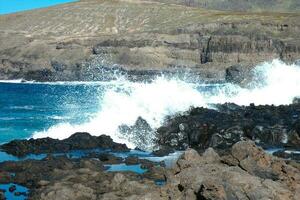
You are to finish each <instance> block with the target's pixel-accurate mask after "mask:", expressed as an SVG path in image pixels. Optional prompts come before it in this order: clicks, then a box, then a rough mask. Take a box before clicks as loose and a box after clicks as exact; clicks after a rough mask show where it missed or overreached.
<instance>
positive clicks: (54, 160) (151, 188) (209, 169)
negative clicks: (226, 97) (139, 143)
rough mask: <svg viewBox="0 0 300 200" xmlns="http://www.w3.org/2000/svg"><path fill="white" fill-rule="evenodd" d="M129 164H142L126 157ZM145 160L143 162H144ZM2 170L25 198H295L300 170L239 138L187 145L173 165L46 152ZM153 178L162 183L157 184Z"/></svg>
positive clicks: (6, 165)
mask: <svg viewBox="0 0 300 200" xmlns="http://www.w3.org/2000/svg"><path fill="white" fill-rule="evenodd" d="M126 162H127V163H128V164H135V163H141V161H139V160H137V159H135V158H132V157H129V158H127V159H126ZM147 162H148V161H147ZM0 169H1V172H2V173H3V172H9V173H11V172H14V173H15V176H13V177H11V178H10V179H9V180H0V183H7V182H16V183H18V184H21V185H24V186H26V187H28V188H29V189H30V193H29V196H28V198H29V199H47V200H52V199H53V200H54V199H70V200H71V199H72V200H80V199H110V200H114V199H116V200H117V199H136V200H138V199H162V200H163V199H191V200H193V199H195V200H196V199H299V197H300V196H299V195H300V193H299V191H300V171H299V169H297V168H296V167H294V166H293V165H290V164H287V163H286V162H285V161H284V160H282V159H280V158H277V157H274V156H272V155H269V154H267V153H265V151H264V150H263V149H262V148H260V147H257V146H256V145H255V144H254V142H252V141H240V142H237V143H236V144H234V145H233V146H232V147H231V148H229V149H228V151H226V153H223V154H218V153H217V152H216V151H215V150H214V149H212V148H208V149H207V150H205V151H204V152H203V153H202V154H199V153H198V152H197V151H196V150H194V149H190V148H189V149H187V150H186V151H185V152H184V153H183V154H182V156H181V157H180V158H179V159H178V161H177V162H176V164H175V165H174V166H173V167H172V168H164V167H161V166H156V165H153V166H150V168H149V169H150V170H149V171H148V172H147V173H145V174H136V173H132V172H105V170H104V168H103V163H102V161H100V160H98V159H95V158H84V159H70V158H66V157H51V156H49V157H47V158H46V159H44V160H41V161H34V160H28V161H22V162H5V163H1V165H0ZM157 180H160V181H161V180H162V181H164V184H161V185H158V184H156V181H157Z"/></svg>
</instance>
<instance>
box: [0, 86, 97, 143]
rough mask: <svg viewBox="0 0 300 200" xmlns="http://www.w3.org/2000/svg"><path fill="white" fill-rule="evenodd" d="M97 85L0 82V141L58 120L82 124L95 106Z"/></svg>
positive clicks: (21, 136) (41, 129)
mask: <svg viewBox="0 0 300 200" xmlns="http://www.w3.org/2000/svg"><path fill="white" fill-rule="evenodd" d="M102 88H103V87H101V86H90V85H51V84H22V83H0V144H1V143H4V142H8V141H10V140H13V139H24V138H28V137H30V136H32V134H33V133H34V132H35V131H43V130H45V129H48V128H49V127H51V126H53V125H55V124H59V123H71V124H77V123H83V122H85V121H87V120H88V119H89V118H90V117H92V115H93V113H95V112H96V111H97V110H98V109H99V103H98V102H99V98H100V97H101V92H100V91H101V90H102Z"/></svg>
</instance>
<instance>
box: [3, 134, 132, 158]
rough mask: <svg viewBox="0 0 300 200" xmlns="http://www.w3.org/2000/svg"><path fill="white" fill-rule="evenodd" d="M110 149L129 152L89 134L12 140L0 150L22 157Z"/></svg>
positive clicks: (107, 140)
mask: <svg viewBox="0 0 300 200" xmlns="http://www.w3.org/2000/svg"><path fill="white" fill-rule="evenodd" d="M96 148H103V149H111V150H113V151H129V149H128V148H127V146H126V145H125V144H118V143H115V142H113V140H112V139H111V138H110V137H109V136H106V135H101V136H98V137H97V136H91V135H90V134H89V133H75V134H73V135H72V136H70V137H69V138H67V139H64V140H57V139H52V138H41V139H29V140H13V141H11V142H9V143H7V144H4V145H1V146H0V149H1V150H2V151H5V152H7V153H9V154H12V155H15V156H18V157H22V156H25V155H27V154H41V153H60V152H68V151H71V150H83V149H96Z"/></svg>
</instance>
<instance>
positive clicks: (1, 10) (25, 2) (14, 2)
mask: <svg viewBox="0 0 300 200" xmlns="http://www.w3.org/2000/svg"><path fill="white" fill-rule="evenodd" d="M75 1H77V0H0V15H3V14H9V13H15V12H20V11H25V10H32V9H37V8H45V7H49V6H54V5H57V4H62V3H70V2H75Z"/></svg>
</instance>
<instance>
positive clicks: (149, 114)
mask: <svg viewBox="0 0 300 200" xmlns="http://www.w3.org/2000/svg"><path fill="white" fill-rule="evenodd" d="M253 70H254V71H253V73H254V79H253V81H252V82H251V83H250V84H249V85H248V87H246V88H242V87H240V86H238V85H234V84H230V83H227V84H216V85H203V84H197V83H191V82H190V81H189V80H185V81H184V80H178V79H172V78H164V77H158V78H157V79H155V80H154V81H152V82H147V83H144V82H142V83H141V82H130V81H127V80H126V79H124V78H123V77H122V78H121V79H120V80H117V81H114V82H108V83H105V84H106V87H105V89H104V91H103V95H102V97H101V98H100V100H99V104H100V106H99V111H98V112H97V113H96V114H95V115H94V116H93V117H92V118H90V119H89V120H88V122H86V123H83V124H75V125H74V124H70V123H61V124H57V125H55V126H52V127H51V128H49V129H48V130H45V131H42V132H35V133H34V135H33V137H34V138H39V137H52V138H58V139H63V138H66V137H68V136H70V135H71V134H73V133H75V132H79V131H86V132H89V133H91V134H93V135H101V134H107V135H110V136H111V137H112V138H113V140H114V141H116V142H121V143H126V144H127V145H128V146H129V147H135V146H138V147H140V146H143V145H141V144H139V141H136V140H134V137H126V136H124V135H122V134H120V131H119V127H120V126H121V125H124V124H125V125H128V126H132V125H134V123H135V122H136V120H137V119H138V118H139V117H141V118H142V119H144V120H146V121H147V123H148V124H149V125H150V126H151V128H153V129H155V128H158V127H159V126H161V125H162V123H163V122H164V119H165V117H166V116H170V115H174V114H176V113H179V112H184V111H187V110H188V109H189V108H190V107H196V106H203V107H208V106H209V105H210V104H213V103H226V102H232V103H236V104H239V105H249V104H250V103H255V104H257V105H258V104H274V105H281V104H290V103H291V102H292V100H293V98H294V97H295V96H300V89H299V88H300V68H299V67H298V66H296V65H288V64H285V63H283V62H281V61H279V60H273V61H272V62H266V63H263V64H260V65H258V66H257V67H255V68H254V69H253ZM145 137H146V138H147V140H151V139H153V138H154V137H155V136H154V134H153V133H151V135H150V136H149V135H147V136H145ZM151 146H152V145H151V142H150V146H149V148H151Z"/></svg>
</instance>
